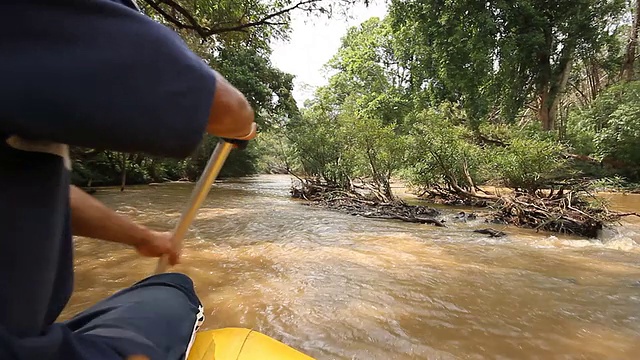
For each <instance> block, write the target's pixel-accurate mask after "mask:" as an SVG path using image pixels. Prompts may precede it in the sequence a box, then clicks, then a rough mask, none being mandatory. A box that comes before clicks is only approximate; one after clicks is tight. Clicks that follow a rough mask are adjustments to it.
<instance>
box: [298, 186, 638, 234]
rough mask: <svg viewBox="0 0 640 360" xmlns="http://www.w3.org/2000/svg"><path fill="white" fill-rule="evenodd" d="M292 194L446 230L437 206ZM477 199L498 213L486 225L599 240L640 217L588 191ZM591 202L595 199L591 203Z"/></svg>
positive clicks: (314, 189)
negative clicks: (623, 222) (631, 217)
mask: <svg viewBox="0 0 640 360" xmlns="http://www.w3.org/2000/svg"><path fill="white" fill-rule="evenodd" d="M438 193H439V194H438V195H442V194H444V193H445V192H440V191H438ZM447 193H449V196H448V197H447V200H449V201H451V203H455V204H460V203H463V204H467V201H465V198H469V197H470V195H469V194H465V195H461V196H460V200H459V201H457V202H453V201H454V200H455V196H454V195H452V194H451V192H447ZM291 194H292V196H293V197H294V198H299V199H305V200H309V201H310V202H311V204H314V205H318V206H322V207H325V208H328V209H332V210H339V211H342V212H346V213H349V214H351V215H357V216H363V217H369V218H378V219H396V220H402V221H406V222H413V223H422V224H432V225H435V226H441V227H445V225H444V221H443V220H438V219H437V218H436V217H438V216H439V215H440V213H439V212H438V211H437V210H435V209H433V208H430V207H426V206H414V205H407V204H406V203H404V202H402V201H386V202H385V201H380V200H379V199H376V198H375V197H372V196H370V195H369V196H368V194H366V193H361V192H357V191H345V190H344V189H341V188H337V187H332V186H327V185H325V184H321V183H317V182H313V181H300V182H299V184H297V185H296V186H293V187H292V189H291ZM422 195H426V194H425V193H423V194H422ZM429 195H430V196H428V198H431V199H433V195H434V194H433V193H432V194H429ZM474 197H475V199H471V200H469V201H471V202H473V203H474V206H478V207H480V206H486V207H488V208H490V209H492V210H493V211H491V212H490V213H489V214H488V216H487V222H491V223H496V224H509V225H515V226H518V227H523V228H530V229H535V230H540V231H550V232H556V233H562V234H571V235H577V236H583V237H589V238H596V237H598V232H599V231H600V230H601V229H603V228H604V227H605V226H606V225H607V224H609V223H612V222H615V221H617V220H619V219H620V218H621V217H623V216H629V215H634V216H640V215H638V214H636V213H618V212H614V211H609V210H608V209H607V207H606V206H604V205H603V204H601V203H598V201H597V200H596V198H595V197H594V196H593V195H591V194H590V193H589V192H588V191H587V190H585V189H580V190H576V191H565V190H560V191H556V192H554V191H551V192H550V193H544V192H541V191H538V192H535V193H523V192H515V193H512V194H509V195H504V196H496V195H493V194H489V193H484V194H482V195H476V196H474ZM589 198H591V200H592V201H587V199H589ZM478 200H480V203H479V201H478ZM489 230H491V231H492V233H489V232H488V230H486V229H485V230H482V231H476V232H480V233H483V234H487V235H490V236H494V237H500V236H504V235H505V234H504V233H502V232H499V231H495V230H492V229H489Z"/></svg>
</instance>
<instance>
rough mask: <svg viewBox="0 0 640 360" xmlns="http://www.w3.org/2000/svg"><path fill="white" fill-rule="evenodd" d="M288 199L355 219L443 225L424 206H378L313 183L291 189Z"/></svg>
mask: <svg viewBox="0 0 640 360" xmlns="http://www.w3.org/2000/svg"><path fill="white" fill-rule="evenodd" d="M291 196H292V197H294V198H298V199H304V200H308V201H311V202H312V204H315V205H319V206H322V207H324V208H327V209H332V210H338V211H342V212H346V213H348V214H351V215H355V216H362V217H367V218H376V219H394V220H401V221H405V222H411V223H420V224H432V225H435V226H439V227H445V225H444V224H443V223H442V222H441V221H440V220H438V219H436V217H437V216H439V215H440V212H439V211H438V210H436V209H433V208H430V207H426V206H415V205H407V204H406V203H404V202H402V201H399V200H397V201H391V202H380V201H378V200H376V199H375V198H369V197H368V196H367V195H366V194H363V193H358V192H355V191H344V190H342V189H339V188H336V187H332V186H327V185H322V184H318V183H313V182H310V181H303V182H300V183H299V184H298V185H297V186H293V187H292V188H291Z"/></svg>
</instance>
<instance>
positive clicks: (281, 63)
mask: <svg viewBox="0 0 640 360" xmlns="http://www.w3.org/2000/svg"><path fill="white" fill-rule="evenodd" d="M386 13H387V5H386V3H385V1H384V0H373V1H371V4H370V5H369V6H368V7H367V6H365V5H364V4H358V5H357V6H354V7H353V9H352V10H351V11H350V15H351V16H350V17H349V18H346V17H344V16H334V17H332V18H331V19H326V18H323V17H315V16H312V17H309V16H307V15H305V14H303V13H300V12H298V13H295V14H294V15H293V16H292V26H291V28H292V31H291V36H290V40H289V41H287V42H284V41H278V42H276V43H274V44H273V46H272V48H273V54H272V55H271V61H272V62H273V64H274V65H275V66H276V67H277V68H279V69H280V70H282V71H284V72H287V73H289V74H293V75H295V79H294V91H293V96H294V98H295V99H296V101H297V102H298V106H302V105H303V104H304V101H305V100H307V99H310V98H312V97H313V92H314V91H315V88H316V87H319V86H322V85H325V84H326V83H327V77H326V74H325V73H324V72H323V70H322V67H323V66H324V65H325V64H326V63H327V62H328V61H329V60H330V59H331V57H333V55H334V54H335V53H336V52H337V51H338V48H340V39H341V38H342V37H343V36H344V35H345V34H346V32H347V29H349V28H350V27H352V26H357V25H359V24H361V23H362V22H364V21H365V20H367V19H369V18H371V17H373V16H377V17H379V18H383V17H384V16H385V15H386Z"/></svg>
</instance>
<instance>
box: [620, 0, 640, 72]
mask: <svg viewBox="0 0 640 360" xmlns="http://www.w3.org/2000/svg"><path fill="white" fill-rule="evenodd" d="M635 5H636V6H635V10H634V13H633V25H632V26H631V32H630V34H629V42H628V43H627V51H626V53H625V56H624V63H623V64H622V73H621V77H622V78H623V79H624V80H625V81H631V80H633V77H634V75H635V71H634V68H633V65H634V63H635V60H636V48H637V47H638V30H639V29H640V21H639V20H640V19H638V18H639V17H640V1H638V0H636V3H635Z"/></svg>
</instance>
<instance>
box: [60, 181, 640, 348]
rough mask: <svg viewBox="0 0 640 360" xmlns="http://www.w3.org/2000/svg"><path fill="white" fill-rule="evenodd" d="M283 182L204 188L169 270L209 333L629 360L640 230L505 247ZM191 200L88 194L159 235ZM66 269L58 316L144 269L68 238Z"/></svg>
mask: <svg viewBox="0 0 640 360" xmlns="http://www.w3.org/2000/svg"><path fill="white" fill-rule="evenodd" d="M289 185H290V179H289V178H288V177H283V176H261V177H256V178H249V179H243V180H242V181H225V182H223V183H219V184H217V185H216V186H215V188H214V189H212V191H211V193H210V195H209V197H208V199H207V201H206V203H205V206H204V208H203V209H202V211H201V212H200V216H199V218H198V220H197V221H196V222H195V223H194V226H193V229H192V231H191V232H190V233H189V235H188V237H187V242H186V244H185V245H186V246H185V249H184V255H183V259H182V261H183V264H182V265H180V266H178V267H177V268H176V270H177V271H182V272H185V273H187V274H188V275H190V276H191V277H192V278H193V279H194V282H195V284H196V288H197V291H198V293H199V295H200V297H201V299H202V301H203V303H204V304H205V308H206V315H207V320H206V323H205V328H218V327H226V326H242V327H249V328H254V329H257V330H259V331H262V332H264V333H266V334H268V335H270V336H273V337H275V338H276V339H279V340H282V341H285V342H286V343H288V344H291V345H293V346H295V347H297V348H299V349H302V350H303V351H305V352H307V353H309V354H310V355H312V356H315V357H317V358H318V359H457V358H464V359H485V358H491V359H528V358H538V359H552V358H586V359H604V358H615V359H635V358H637V354H639V353H640V347H639V346H640V343H639V342H638V341H637V340H638V338H640V322H638V315H637V314H638V309H640V286H638V285H637V284H638V279H640V254H639V253H638V252H637V248H638V247H637V245H635V240H637V239H638V231H639V230H638V229H637V228H634V227H630V228H626V227H625V228H622V229H618V230H620V231H618V232H616V233H612V234H610V235H607V234H603V237H602V238H603V239H604V240H603V241H590V240H584V239H577V238H572V237H566V236H550V235H549V234H537V233H535V231H528V230H520V229H512V228H502V227H500V228H499V229H500V230H503V231H506V232H507V233H508V236H507V237H505V238H502V239H490V238H488V237H486V236H484V235H479V234H474V233H472V230H473V229H475V228H477V227H481V226H486V224H483V223H480V222H477V221H476V222H470V223H454V222H448V226H449V227H448V228H435V227H431V226H425V225H419V224H406V223H401V222H396V221H383V220H372V219H362V218H359V217H353V216H349V215H345V214H340V213H335V212H331V211H326V210H322V209H317V208H313V207H309V206H304V205H302V203H301V202H299V201H292V200H290V199H288V186H289ZM191 189H192V185H190V184H178V185H176V186H174V185H162V186H157V187H135V188H133V189H132V190H131V191H129V190H127V191H125V193H124V194H123V193H120V192H119V191H117V190H114V191H104V192H103V191H101V192H98V196H99V197H100V198H101V199H103V200H104V201H105V202H106V203H107V204H108V205H110V206H112V207H114V208H118V209H120V211H121V212H122V213H123V214H126V215H128V216H131V217H133V218H134V219H136V220H137V221H141V222H143V223H146V224H150V225H152V226H154V227H157V228H162V229H169V228H171V227H172V226H173V225H175V222H176V221H177V219H178V217H179V214H180V212H181V211H182V206H183V205H184V204H185V203H186V199H188V197H189V192H190V190H191ZM627 201H628V199H627ZM639 204H640V202H639ZM627 206H630V205H629V204H627ZM634 226H635V225H634ZM75 261H76V274H77V276H76V291H75V293H74V295H73V298H72V300H71V303H70V304H69V306H68V307H67V309H65V313H64V316H63V317H68V316H70V315H71V314H73V313H75V312H78V311H79V310H81V309H83V308H86V307H87V306H89V305H90V304H92V303H94V302H95V301H97V300H99V299H101V298H103V297H106V296H107V295H108V294H110V293H113V292H114V291H116V290H118V289H120V288H122V287H124V286H128V285H131V284H132V283H134V282H135V281H138V280H139V279H141V278H143V277H145V276H147V275H148V274H150V273H151V271H152V269H153V266H154V265H155V262H154V261H153V260H147V259H140V258H138V257H137V256H136V255H135V253H134V252H132V251H130V250H129V249H126V248H124V247H120V246H117V245H113V244H107V243H101V242H95V241H91V240H88V239H78V240H77V241H76V260H75Z"/></svg>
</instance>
